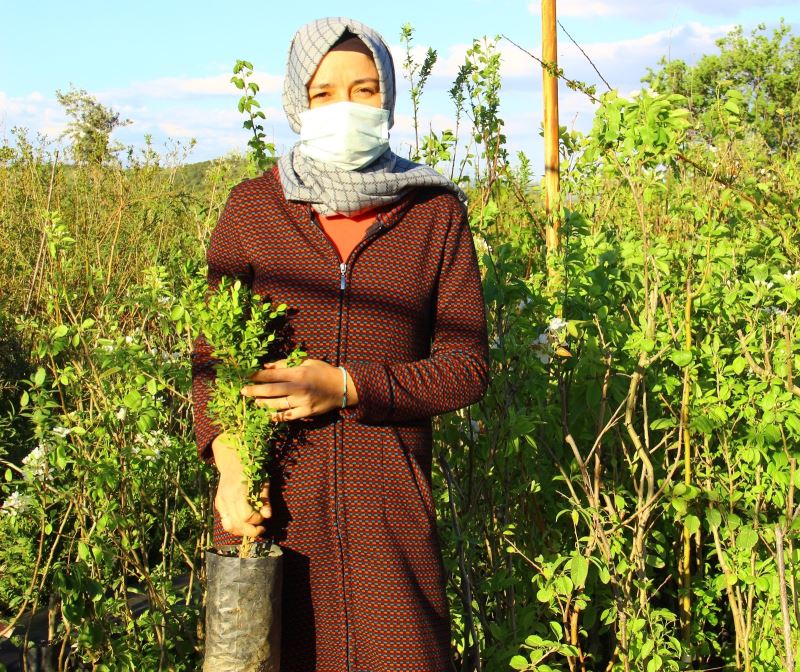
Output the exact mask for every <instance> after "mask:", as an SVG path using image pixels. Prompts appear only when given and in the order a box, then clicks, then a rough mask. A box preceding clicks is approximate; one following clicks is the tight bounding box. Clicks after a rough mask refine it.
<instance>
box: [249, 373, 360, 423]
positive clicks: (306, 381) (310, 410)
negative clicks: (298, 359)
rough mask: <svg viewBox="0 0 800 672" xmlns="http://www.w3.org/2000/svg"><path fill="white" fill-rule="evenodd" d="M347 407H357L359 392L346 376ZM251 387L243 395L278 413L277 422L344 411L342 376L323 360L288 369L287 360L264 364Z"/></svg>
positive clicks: (275, 415)
mask: <svg viewBox="0 0 800 672" xmlns="http://www.w3.org/2000/svg"><path fill="white" fill-rule="evenodd" d="M346 375H347V405H348V406H355V405H356V404H357V403H358V392H357V391H356V387H355V384H354V383H353V379H352V378H351V377H350V374H349V373H347V374H346ZM250 380H251V381H252V384H250V385H246V386H245V387H243V388H242V394H244V395H245V396H248V397H255V400H256V401H255V403H256V404H257V405H258V406H264V407H269V408H273V409H275V411H276V413H274V415H273V418H274V419H275V420H276V421H277V422H286V421H287V420H298V419H300V418H307V417H310V416H312V415H321V414H323V413H327V412H328V411H332V410H333V409H335V408H341V407H342V392H343V391H344V382H343V380H342V372H341V370H340V369H339V368H338V367H336V366H331V365H330V364H328V363H327V362H323V361H322V360H320V359H305V360H303V363H302V364H300V365H299V366H293V367H287V366H286V360H285V359H280V360H278V361H276V362H268V363H267V364H264V368H263V369H261V371H257V372H256V373H254V374H253V375H252V376H250Z"/></svg>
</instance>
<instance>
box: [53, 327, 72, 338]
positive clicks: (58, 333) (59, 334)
mask: <svg viewBox="0 0 800 672" xmlns="http://www.w3.org/2000/svg"><path fill="white" fill-rule="evenodd" d="M68 332H69V328H68V327H67V325H66V324H59V325H58V326H57V327H56V328H55V329H53V338H54V339H55V338H64V336H66V335H67V333H68Z"/></svg>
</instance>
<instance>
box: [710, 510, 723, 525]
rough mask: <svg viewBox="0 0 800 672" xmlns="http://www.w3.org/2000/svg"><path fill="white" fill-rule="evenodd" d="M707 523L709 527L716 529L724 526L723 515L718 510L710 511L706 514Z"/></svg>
mask: <svg viewBox="0 0 800 672" xmlns="http://www.w3.org/2000/svg"><path fill="white" fill-rule="evenodd" d="M706 522H707V523H708V525H709V527H711V528H716V527H719V526H720V525H721V524H722V514H721V513H720V512H719V511H717V509H708V511H707V512H706Z"/></svg>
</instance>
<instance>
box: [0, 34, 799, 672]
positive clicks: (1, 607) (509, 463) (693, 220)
mask: <svg viewBox="0 0 800 672" xmlns="http://www.w3.org/2000/svg"><path fill="white" fill-rule="evenodd" d="M406 39H407V44H410V39H411V34H410V33H407V34H406ZM428 58H429V59H430V58H435V54H434V55H429V57H428ZM239 66H240V67H239V71H240V72H239V75H240V76H241V77H242V80H241V83H242V85H243V86H245V85H246V81H247V67H246V66H247V64H245V63H244V62H241V63H240V64H239ZM405 67H406V72H407V74H409V73H410V74H411V75H412V77H414V78H415V80H413V81H412V95H413V96H415V97H416V98H415V102H414V105H415V110H416V109H417V106H418V105H419V103H420V101H421V100H422V108H421V110H422V112H421V114H422V113H423V112H424V96H423V89H424V84H425V71H426V64H424V63H416V64H415V63H413V61H411V60H409V61H408V62H407V63H406V64H405ZM428 69H429V68H428ZM798 72H800V39H798V38H797V37H794V36H792V35H791V34H790V33H789V31H788V29H787V28H785V27H782V28H780V29H778V30H777V31H776V32H774V33H768V32H766V31H764V30H757V31H756V32H755V33H753V34H752V35H745V34H742V32H741V31H733V32H732V33H731V34H730V35H729V36H728V37H727V38H725V39H723V40H721V41H720V43H719V50H718V51H717V52H716V53H714V54H709V55H707V56H705V57H703V58H701V59H700V60H699V61H698V63H697V64H696V65H693V66H689V65H686V64H684V63H682V62H681V61H672V62H670V63H669V64H667V63H664V64H662V65H661V66H660V67H659V68H658V69H657V70H655V71H650V72H649V73H642V74H643V76H645V79H644V84H643V89H642V91H641V92H640V93H639V94H637V95H635V96H633V97H631V98H629V99H626V98H623V97H620V95H618V94H617V93H616V92H608V93H605V94H602V95H601V94H600V93H598V92H595V91H594V90H591V89H589V88H588V87H586V86H585V85H582V84H581V83H580V82H572V81H570V82H567V84H568V85H570V86H572V87H574V88H577V89H578V90H581V91H584V93H586V95H590V96H593V97H596V98H598V99H599V104H598V105H597V108H596V117H595V120H594V127H593V129H592V131H591V133H589V134H587V135H582V134H580V133H578V132H575V131H568V130H567V129H562V134H561V157H562V167H561V189H562V197H561V203H562V207H561V208H560V209H559V210H558V212H557V214H555V215H554V216H555V217H557V218H558V221H559V222H560V224H561V229H560V243H559V246H558V247H557V248H556V249H551V250H548V248H547V246H546V241H545V231H546V229H547V227H548V226H549V225H550V224H551V221H549V220H548V216H547V215H546V214H545V212H544V208H543V205H542V196H541V192H540V188H539V185H538V177H537V176H538V175H539V174H540V172H541V170H540V169H539V167H538V166H539V161H538V158H537V159H536V160H534V157H526V156H515V157H511V156H509V153H508V151H507V149H506V138H505V135H504V128H503V120H502V119H501V118H500V116H499V107H498V105H499V100H500V96H501V95H505V94H503V92H502V88H501V80H500V74H499V53H498V50H497V48H496V42H494V41H492V40H477V41H476V42H475V43H474V44H473V47H472V49H471V50H470V51H469V52H468V54H467V59H466V62H465V63H464V65H463V66H462V68H461V70H460V72H459V75H458V78H457V80H456V82H455V83H454V85H453V89H452V91H451V97H452V100H453V105H454V106H455V114H456V116H457V117H458V119H459V120H460V121H461V131H460V133H459V130H458V129H453V130H452V132H446V133H441V134H429V135H424V136H423V135H422V131H420V136H419V138H418V145H417V148H416V154H417V158H418V159H419V160H420V161H424V162H427V163H429V164H431V165H434V166H435V167H436V168H438V169H439V170H441V171H442V172H443V173H445V174H446V175H448V176H453V177H455V178H456V179H460V182H461V184H462V186H463V187H464V189H465V190H466V191H467V192H468V193H469V196H470V204H469V219H470V225H471V228H472V231H473V234H474V239H475V245H476V249H477V251H478V257H479V261H480V264H481V269H482V273H483V283H484V284H483V286H484V296H485V301H486V310H487V318H488V322H489V333H490V345H491V358H492V373H491V384H490V387H489V390H488V392H487V394H486V396H485V398H484V399H483V400H482V401H480V402H479V403H477V404H475V405H474V406H472V407H471V408H469V409H464V410H462V411H459V412H457V413H453V414H449V415H446V416H442V417H439V418H437V420H436V422H435V428H436V435H435V441H436V448H435V454H434V466H433V486H434V496H435V502H436V506H437V514H438V524H439V534H440V537H441V541H442V546H443V553H444V562H445V568H446V571H447V576H448V597H449V600H450V609H451V617H452V624H453V655H454V663H455V666H456V669H458V670H461V671H463V672H468V671H469V672H473V671H477V670H487V671H492V672H493V671H495V670H507V669H515V670H541V671H547V670H564V671H566V670H569V671H571V672H575V671H581V672H584V671H588V670H598V671H599V670H604V671H605V670H608V671H620V670H624V671H626V672H627V671H629V670H644V671H646V672H655V671H657V670H684V669H691V670H709V671H710V670H747V671H750V670H753V671H775V672H778V671H781V670H793V669H794V666H795V661H796V660H797V659H798V657H800V465H798V459H800V376H799V375H798V371H800V311H799V310H798V307H799V304H798V294H799V293H800V228H798V216H800V156H798V150H799V149H800V91H799V84H798V75H797V73H798ZM567 74H568V73H567ZM414 83H416V86H414ZM245 92H246V93H247V96H246V97H245V99H244V104H243V105H242V106H241V108H242V109H243V111H244V112H245V113H246V114H247V115H248V116H247V121H249V122H250V126H249V127H247V128H248V130H246V131H243V133H245V132H246V133H251V134H252V132H253V131H255V135H253V136H252V137H253V140H252V141H251V147H252V148H253V149H254V150H256V151H254V152H253V153H252V154H251V156H250V159H249V160H242V159H236V158H227V159H226V158H222V159H219V160H217V161H213V162H209V163H207V164H203V165H201V166H192V165H188V164H187V161H188V159H187V153H185V152H183V150H181V149H180V148H179V149H178V150H176V151H175V152H174V153H172V154H170V155H165V154H161V153H159V152H158V151H157V150H156V149H155V148H154V147H152V146H150V145H147V147H146V148H145V149H144V150H134V149H130V150H125V149H118V148H115V147H114V146H113V143H111V142H109V135H110V133H111V131H112V130H113V127H114V125H113V123H111V124H105V125H103V124H98V123H97V118H98V117H97V116H94V117H93V116H92V115H91V114H84V112H87V111H94V112H95V113H97V114H100V116H101V117H102V115H103V114H106V115H107V116H106V117H105V119H106V121H108V120H109V119H112V120H113V113H112V111H110V110H106V109H104V108H102V106H99V105H98V104H97V103H96V101H93V100H92V99H91V98H90V97H89V96H88V95H87V94H82V93H81V92H74V91H73V92H72V94H71V95H72V97H71V98H70V99H69V100H66V101H65V107H67V105H69V104H71V105H73V107H72V108H71V109H72V110H73V112H74V116H73V119H74V123H73V127H72V129H73V131H74V132H73V133H72V136H71V145H70V148H69V150H68V151H66V153H65V152H64V151H63V150H62V152H61V153H60V154H59V153H57V152H56V150H55V145H54V144H52V143H50V142H49V141H47V140H45V139H41V138H40V139H32V138H30V137H28V136H27V134H26V132H25V131H23V130H18V131H16V133H15V136H14V138H13V142H10V143H9V144H8V145H6V146H0V278H1V280H2V282H1V284H0V475H2V476H3V478H0V502H2V509H0V634H3V633H4V634H3V637H11V643H12V644H13V645H14V646H15V647H18V648H20V649H23V650H28V649H29V650H30V651H32V652H34V653H35V655H36V656H40V657H44V658H46V659H48V661H49V662H48V664H49V665H50V666H51V667H49V668H47V669H54V670H59V671H66V670H98V671H99V670H108V671H111V670H114V671H116V670H120V671H122V670H131V669H139V670H142V671H150V670H187V671H190V670H197V669H199V668H200V662H199V661H200V660H201V659H202V655H203V620H202V613H203V600H204V591H203V586H204V580H205V575H204V571H205V570H204V566H203V551H204V549H205V548H207V547H208V546H209V545H210V538H209V537H210V528H209V520H210V503H211V498H210V493H211V492H212V491H213V485H214V473H213V470H212V469H211V468H210V467H208V466H207V465H205V464H203V463H202V462H201V461H200V460H198V459H197V456H196V448H195V444H194V436H193V430H192V422H191V395H190V382H191V381H190V378H191V375H190V374H191V362H190V351H191V346H192V341H193V338H194V337H195V335H196V333H197V323H196V315H197V309H196V306H197V305H198V302H200V303H202V297H203V292H202V279H203V277H204V254H203V252H204V249H205V245H206V243H207V240H208V237H209V234H210V231H211V230H212V228H213V226H214V224H215V222H216V220H217V218H218V216H219V214H220V212H221V209H222V207H223V205H224V203H225V200H226V197H227V195H228V192H229V190H230V188H231V187H232V186H233V185H235V184H236V183H237V182H239V181H240V180H241V179H243V178H245V177H247V176H253V175H256V174H258V171H259V170H261V169H263V168H264V167H265V166H266V165H267V164H268V162H269V160H270V159H269V157H268V156H267V155H268V154H269V149H270V148H269V147H267V146H265V145H264V143H263V138H260V137H259V135H258V124H259V118H258V117H257V116H255V115H254V114H253V113H254V111H256V110H257V108H255V107H254V106H253V104H252V101H253V98H252V95H255V94H256V93H257V91H256V90H253V89H247V88H245ZM509 95H510V94H509ZM92 105H94V107H92ZM67 109H70V108H67ZM537 117H538V112H537V113H535V114H534V113H532V119H533V118H537ZM532 123H533V122H532ZM470 126H473V127H474V128H473V130H472V132H470V131H469V130H464V129H469V128H470ZM426 127H427V124H426V123H423V122H422V119H420V124H419V128H420V129H424V128H426ZM459 176H460V177H459ZM291 345H292V344H287V347H289V346H291ZM132 598H141V599H140V600H139V602H137V603H136V604H137V605H138V606H136V607H135V608H134V606H132V605H133V604H134V603H133V602H131V599H132ZM142 604H144V605H145V606H144V607H142V606H141V605H142ZM42 610H44V611H45V613H46V621H47V635H46V637H44V636H41V634H40V635H37V636H35V637H34V636H31V634H30V633H29V631H28V630H27V628H26V627H25V624H26V623H28V621H27V619H26V618H25V615H26V614H28V613H34V612H39V611H42ZM7 626H8V627H7ZM11 626H14V627H13V629H12V627H11ZM3 637H0V640H2V639H3ZM33 657H35V656H34V655H32V658H33ZM0 667H1V666H0ZM31 669H33V668H31ZM36 669H40V668H36ZM41 669H45V668H41ZM398 669H401V667H398Z"/></svg>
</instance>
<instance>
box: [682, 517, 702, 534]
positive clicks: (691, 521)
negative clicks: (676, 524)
mask: <svg viewBox="0 0 800 672" xmlns="http://www.w3.org/2000/svg"><path fill="white" fill-rule="evenodd" d="M683 524H684V525H686V529H687V530H688V532H689V534H695V533H696V532H697V531H698V530H699V529H700V519H699V518H698V517H697V516H695V515H692V514H689V515H688V516H686V518H684V519H683Z"/></svg>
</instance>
